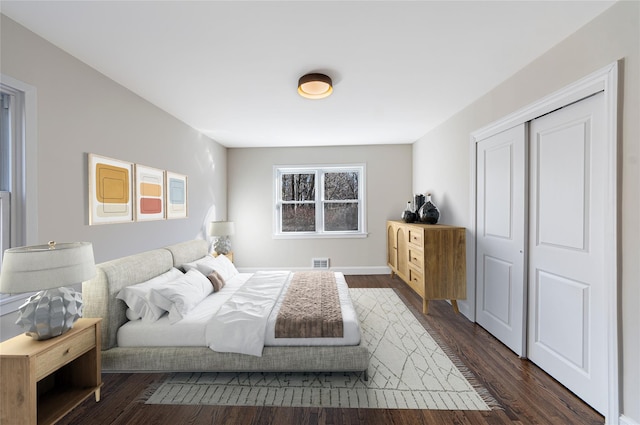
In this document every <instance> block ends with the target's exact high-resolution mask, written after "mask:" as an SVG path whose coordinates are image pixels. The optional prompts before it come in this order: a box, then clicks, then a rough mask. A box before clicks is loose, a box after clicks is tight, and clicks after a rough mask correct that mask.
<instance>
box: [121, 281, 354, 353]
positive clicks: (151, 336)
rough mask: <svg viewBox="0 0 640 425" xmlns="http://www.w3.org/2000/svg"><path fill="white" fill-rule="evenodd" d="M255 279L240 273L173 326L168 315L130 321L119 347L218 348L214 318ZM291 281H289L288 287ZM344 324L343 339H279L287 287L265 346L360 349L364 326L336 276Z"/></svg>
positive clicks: (271, 320) (123, 329)
mask: <svg viewBox="0 0 640 425" xmlns="http://www.w3.org/2000/svg"><path fill="white" fill-rule="evenodd" d="M251 276H253V274H252V273H240V274H238V275H236V276H234V277H233V278H231V279H229V280H228V281H227V282H226V284H225V286H224V287H223V288H222V290H220V291H219V292H215V293H213V294H211V295H209V296H208V297H207V298H205V299H204V300H203V301H202V302H201V303H200V304H198V305H197V306H196V307H195V308H194V309H193V310H191V311H190V312H189V313H188V314H187V315H186V316H185V317H184V318H183V319H182V320H180V321H178V322H176V323H174V324H170V323H169V318H168V315H167V314H165V315H164V316H162V317H161V318H160V319H159V320H157V321H155V322H152V323H148V322H143V321H142V320H135V321H129V322H127V323H125V324H124V325H123V326H121V327H120V328H119V329H118V346H120V347H174V346H199V347H207V346H210V345H212V344H213V345H215V341H210V339H211V338H216V337H218V338H222V339H224V338H225V335H219V336H216V335H215V333H213V332H212V330H211V328H209V329H210V330H209V336H207V334H208V332H207V328H208V327H209V324H210V323H211V320H212V318H213V317H214V316H215V314H216V313H217V312H218V311H219V310H220V308H221V307H222V306H223V304H225V303H226V302H227V300H229V299H230V298H231V296H232V295H233V294H234V293H235V292H236V291H238V290H239V289H240V288H241V287H242V286H243V285H244V283H245V282H246V281H247V280H249V278H250V277H251ZM288 282H289V280H287V285H286V286H288ZM336 282H337V285H338V294H339V297H340V307H341V309H342V320H343V323H344V337H343V338H275V322H276V318H277V315H278V311H279V309H280V306H281V304H282V299H283V296H284V294H285V293H286V287H285V288H283V290H282V291H281V292H280V297H279V298H278V300H277V302H276V303H275V306H274V308H273V310H272V311H271V314H270V315H269V319H268V322H267V325H266V332H265V340H264V345H266V346H294V345H298V346H321V345H325V346H326V345H358V344H359V343H360V325H359V322H358V316H357V314H356V312H355V310H354V308H353V304H352V302H351V298H350V297H349V288H348V286H347V282H346V280H345V278H344V275H343V274H342V273H336Z"/></svg>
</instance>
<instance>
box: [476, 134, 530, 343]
mask: <svg viewBox="0 0 640 425" xmlns="http://www.w3.org/2000/svg"><path fill="white" fill-rule="evenodd" d="M525 142H526V133H525V125H524V124H522V125H519V126H517V127H514V128H512V129H510V130H506V131H504V132H502V133H499V134H497V135H494V136H491V137H489V138H487V139H485V140H482V141H480V142H478V144H477V157H476V158H477V167H476V169H477V214H476V217H477V232H476V244H477V246H476V255H477V258H476V267H477V270H476V277H477V282H476V321H477V322H478V323H479V324H480V325H481V326H483V327H484V328H485V329H487V330H488V331H489V332H491V333H492V334H493V335H494V336H495V337H496V338H498V339H499V340H500V341H502V342H503V343H504V344H505V345H507V346H508V347H509V348H510V349H512V350H513V351H514V352H515V353H516V354H518V355H523V354H524V344H525V340H526V338H525V336H524V335H525V334H524V327H525V307H526V303H525V296H526V291H525V268H524V267H525V263H524V258H525V257H524V249H525V235H526V233H525V222H526V216H525V214H526V209H525V200H526V197H525V194H526V184H525V175H526V168H527V167H526V156H525V153H526V151H525Z"/></svg>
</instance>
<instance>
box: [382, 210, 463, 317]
mask: <svg viewBox="0 0 640 425" xmlns="http://www.w3.org/2000/svg"><path fill="white" fill-rule="evenodd" d="M465 232H466V230H465V228H464V227H454V226H445V225H441V224H420V223H404V222H402V221H388V222H387V264H388V265H389V267H390V268H391V275H392V276H393V275H398V276H399V277H400V278H401V279H402V280H404V281H405V282H406V283H407V284H408V285H409V286H410V287H411V288H412V289H413V290H414V291H416V292H417V293H418V294H419V295H420V296H421V297H422V299H423V303H422V311H423V313H425V314H427V313H428V309H429V300H443V299H444V300H451V304H452V305H453V309H454V310H455V311H456V313H458V303H457V301H456V300H459V299H466V298H467V265H466V246H465Z"/></svg>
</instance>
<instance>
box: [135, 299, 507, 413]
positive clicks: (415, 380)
mask: <svg viewBox="0 0 640 425" xmlns="http://www.w3.org/2000/svg"><path fill="white" fill-rule="evenodd" d="M350 293H351V297H352V298H353V302H354V306H355V308H356V311H357V313H358V317H359V319H360V322H361V328H362V343H363V344H365V345H366V346H367V347H368V348H369V351H370V353H371V361H370V365H369V380H368V381H365V380H364V379H363V376H362V373H175V374H172V375H170V376H169V378H168V379H167V380H166V381H165V382H163V383H162V384H161V385H160V386H159V387H158V388H157V389H156V390H155V391H154V392H153V394H152V395H151V396H150V397H149V398H148V399H147V401H146V403H147V404H192V405H193V404H195V405H199V404H202V405H220V406H281V407H339V408H381V409H382V408H384V409H445V410H490V409H492V408H496V407H499V406H498V405H497V402H496V401H495V399H493V397H491V395H490V394H489V392H488V391H486V389H484V388H483V387H481V386H480V385H479V384H478V383H477V381H476V379H475V377H474V376H473V375H472V374H471V373H470V372H469V371H468V370H467V369H466V367H464V365H463V364H462V363H461V362H459V361H458V360H457V359H456V358H455V356H453V355H452V354H451V353H447V352H445V351H446V350H443V348H442V347H441V346H440V345H438V344H437V343H436V341H435V340H434V339H433V338H432V337H431V335H429V333H428V332H427V330H426V329H425V327H424V326H423V325H422V324H421V323H420V322H419V321H418V320H417V319H416V317H415V316H414V313H412V312H411V311H410V310H409V308H407V306H406V304H405V303H404V302H403V301H402V300H401V299H400V297H399V296H398V295H397V294H396V292H395V291H394V290H393V289H390V288H366V289H360V288H352V289H350ZM416 314H420V313H416Z"/></svg>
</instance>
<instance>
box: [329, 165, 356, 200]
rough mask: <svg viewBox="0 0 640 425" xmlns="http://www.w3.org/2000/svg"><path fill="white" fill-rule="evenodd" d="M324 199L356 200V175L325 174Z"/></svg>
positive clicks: (348, 173) (353, 173)
mask: <svg viewBox="0 0 640 425" xmlns="http://www.w3.org/2000/svg"><path fill="white" fill-rule="evenodd" d="M324 199H326V200H328V201H342V200H347V199H358V173H357V172H355V171H349V172H345V173H326V174H325V175H324Z"/></svg>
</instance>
